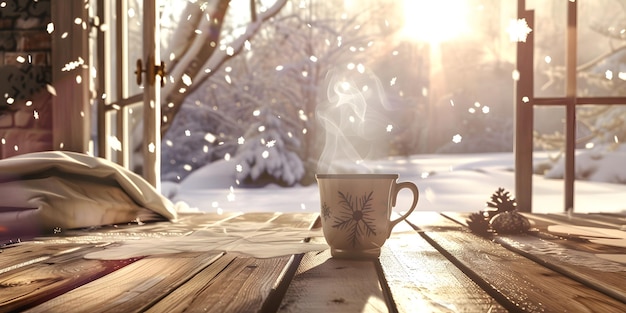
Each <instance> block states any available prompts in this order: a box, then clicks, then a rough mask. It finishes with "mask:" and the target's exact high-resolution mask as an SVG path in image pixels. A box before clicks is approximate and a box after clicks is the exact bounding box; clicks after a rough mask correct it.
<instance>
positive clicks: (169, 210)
mask: <svg viewBox="0 0 626 313" xmlns="http://www.w3.org/2000/svg"><path fill="white" fill-rule="evenodd" d="M159 219H160V220H163V219H169V220H175V219H176V212H175V210H174V206H173V204H172V203H171V202H170V201H169V200H168V199H167V198H165V197H163V196H162V195H161V194H160V193H159V192H158V191H157V190H156V189H154V188H153V187H152V186H151V185H150V184H148V183H147V182H146V181H145V180H144V179H143V178H141V177H140V176H139V175H137V174H135V173H133V172H131V171H128V170H126V169H125V168H123V167H121V166H119V165H117V164H115V163H113V162H110V161H107V160H105V159H102V158H97V157H92V156H89V155H86V154H80V153H75V152H66V151H49V152H37V153H29V154H24V155H19V156H15V157H11V158H7V159H3V160H0V235H3V234H2V233H4V235H5V236H4V237H6V235H7V233H15V232H18V233H19V232H24V231H25V229H26V228H32V229H38V231H44V232H51V231H59V230H63V229H68V228H83V227H91V226H99V225H110V224H119V223H127V222H133V221H149V220H159Z"/></svg>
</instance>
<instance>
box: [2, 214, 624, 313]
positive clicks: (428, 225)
mask: <svg viewBox="0 0 626 313" xmlns="http://www.w3.org/2000/svg"><path fill="white" fill-rule="evenodd" d="M467 216H468V214H463V213H434V212H416V213H414V214H412V215H411V216H410V217H409V218H408V220H407V222H403V223H400V224H398V226H396V228H395V229H394V232H393V233H392V235H391V237H390V238H389V239H388V240H387V242H386V243H385V246H384V247H383V250H382V254H381V256H380V258H379V259H377V260H370V261H354V260H341V259H334V258H332V257H331V256H330V253H329V251H328V250H322V251H313V252H308V253H303V254H294V255H285V256H280V257H269V258H256V257H251V256H249V255H247V254H244V253H239V252H230V251H226V252H224V251H184V249H182V250H181V251H182V252H179V253H166V254H158V255H147V256H141V257H133V258H129V259H123V260H99V259H88V258H85V257H84V256H85V255H87V254H90V253H94V252H98V251H102V250H104V249H108V248H110V247H111V246H112V245H117V244H119V242H122V241H128V240H143V238H181V240H182V239H183V237H185V236H191V235H192V234H193V233H194V232H198V231H201V230H210V229H220V228H221V227H224V225H226V224H230V225H237V223H250V222H254V223H264V224H266V225H268V227H269V228H272V227H276V228H279V229H282V228H284V227H291V228H300V229H302V230H307V229H310V228H313V229H314V230H315V229H317V227H319V225H318V224H317V223H316V221H317V214H309V213H285V214H277V213H246V214H235V213H229V214H222V215H218V214H188V215H183V216H182V217H181V218H180V219H179V222H177V223H170V222H159V223H146V224H142V225H139V224H136V223H133V224H129V225H115V226H108V227H100V228H94V229H87V230H73V231H65V230H61V231H60V232H59V233H57V234H53V235H50V236H47V237H45V238H32V239H22V240H21V242H20V243H8V242H6V241H5V243H4V245H2V246H0V312H21V311H26V312H64V313H68V312H207V311H209V312H258V311H261V312H626V264H624V263H620V262H623V260H624V255H625V254H626V247H619V246H612V245H607V244H602V243H598V241H593V240H589V239H588V238H580V237H572V236H567V235H555V234H554V233H550V232H548V230H547V227H548V226H549V225H577V226H591V227H602V228H606V229H613V230H619V229H621V230H624V225H626V215H620V214H574V215H565V214H549V215H546V214H543V215H540V214H526V216H527V217H528V218H529V219H530V220H531V221H532V222H533V228H532V230H531V232H529V233H527V234H520V235H506V236H505V235H497V236H490V237H482V236H478V235H476V234H474V233H471V232H470V231H469V230H468V228H467V226H466V225H465V220H466V218H467ZM301 239H302V240H304V241H310V242H311V243H315V242H321V243H324V239H323V238H322V237H317V236H316V237H312V238H301Z"/></svg>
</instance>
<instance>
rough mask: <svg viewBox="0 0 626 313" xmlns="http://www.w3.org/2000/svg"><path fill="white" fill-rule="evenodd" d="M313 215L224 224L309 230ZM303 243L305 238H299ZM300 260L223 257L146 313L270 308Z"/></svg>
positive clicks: (246, 217) (242, 219)
mask: <svg viewBox="0 0 626 313" xmlns="http://www.w3.org/2000/svg"><path fill="white" fill-rule="evenodd" d="M316 219H317V214H310V213H306V214H305V213H303V214H275V213H254V214H246V215H244V216H240V217H237V218H234V219H232V220H229V221H228V223H247V222H251V221H253V222H263V223H265V224H267V227H270V228H281V227H298V228H303V229H309V228H310V227H311V225H313V224H314V223H315V221H316ZM302 239H303V240H304V239H305V238H302ZM299 260H300V259H299V258H297V257H296V256H285V257H277V258H268V259H254V258H249V257H244V256H240V255H237V254H234V253H227V254H226V255H225V256H224V257H222V258H220V259H219V260H217V262H215V264H211V266H208V267H207V268H205V269H204V270H203V271H201V272H200V273H198V275H196V276H195V277H193V278H192V279H190V280H189V281H188V282H187V283H185V284H184V285H183V286H181V287H180V288H178V289H177V290H175V291H174V292H172V293H170V294H169V295H168V296H167V297H165V298H163V299H162V300H161V301H159V303H157V304H155V305H154V306H153V307H151V308H150V310H149V312H251V311H258V310H261V309H263V308H274V307H277V305H276V304H274V303H271V302H275V301H278V300H277V299H280V298H282V294H280V293H281V292H282V291H281V290H282V289H286V286H287V285H288V284H289V282H290V281H291V276H290V275H286V274H285V273H287V272H289V271H290V269H291V268H292V267H297V266H298V264H299V262H298V261H299Z"/></svg>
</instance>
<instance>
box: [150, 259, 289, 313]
mask: <svg viewBox="0 0 626 313" xmlns="http://www.w3.org/2000/svg"><path fill="white" fill-rule="evenodd" d="M220 261H222V260H221V259H220ZM288 263H289V257H278V258H269V259H254V258H247V257H236V256H235V254H227V255H226V258H224V262H220V264H217V265H218V266H210V267H208V268H206V269H205V270H204V271H202V272H201V273H199V274H198V275H197V276H195V277H193V279H191V280H189V281H188V282H187V283H186V284H185V285H184V286H182V287H181V288H178V289H177V290H175V291H174V292H172V293H171V294H169V295H167V297H165V298H164V299H162V300H161V301H159V302H158V303H157V304H156V305H154V306H153V307H151V308H150V309H149V310H148V311H147V312H253V311H258V310H259V308H261V307H262V306H263V305H264V302H265V301H266V299H267V298H268V297H269V294H270V292H271V291H272V289H274V288H275V287H276V284H277V282H278V280H279V278H280V276H281V273H282V269H283V268H284V267H285V266H286V265H287V264H288ZM216 267H217V268H216Z"/></svg>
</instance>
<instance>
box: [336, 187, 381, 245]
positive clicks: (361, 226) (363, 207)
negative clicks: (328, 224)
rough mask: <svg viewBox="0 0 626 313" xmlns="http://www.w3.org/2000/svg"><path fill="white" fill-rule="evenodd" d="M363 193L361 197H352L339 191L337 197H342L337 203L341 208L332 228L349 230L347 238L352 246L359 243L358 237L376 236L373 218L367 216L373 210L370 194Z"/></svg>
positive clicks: (371, 192)
mask: <svg viewBox="0 0 626 313" xmlns="http://www.w3.org/2000/svg"><path fill="white" fill-rule="evenodd" d="M373 193H374V192H373V191H370V193H369V194H365V195H363V196H362V197H357V198H356V199H353V198H352V195H350V194H349V193H346V194H344V193H342V192H341V191H339V197H340V198H341V199H342V200H341V201H340V202H339V204H340V205H341V207H342V208H343V210H341V211H340V213H339V216H338V217H336V218H335V224H334V225H333V227H334V228H337V229H341V230H345V229H347V230H349V232H348V240H349V241H350V242H351V243H352V247H356V246H357V245H358V244H359V239H360V238H361V237H362V236H363V235H365V237H369V236H372V235H373V236H376V226H375V225H374V224H373V222H374V218H372V217H371V216H369V214H370V213H372V212H373V211H374V208H372V204H371V202H372V200H373V199H372V194H373Z"/></svg>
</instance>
